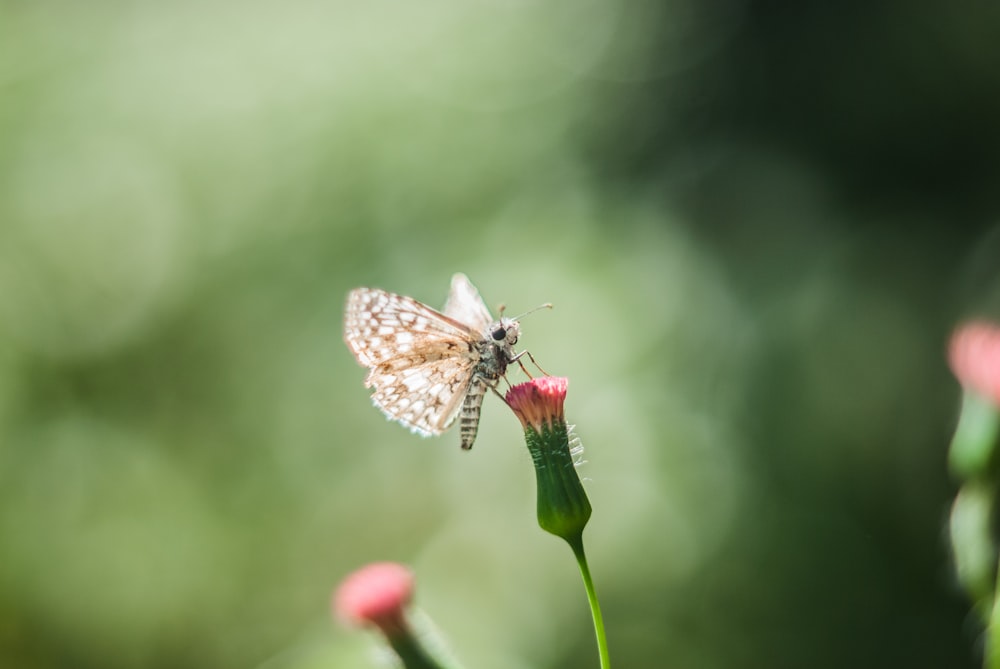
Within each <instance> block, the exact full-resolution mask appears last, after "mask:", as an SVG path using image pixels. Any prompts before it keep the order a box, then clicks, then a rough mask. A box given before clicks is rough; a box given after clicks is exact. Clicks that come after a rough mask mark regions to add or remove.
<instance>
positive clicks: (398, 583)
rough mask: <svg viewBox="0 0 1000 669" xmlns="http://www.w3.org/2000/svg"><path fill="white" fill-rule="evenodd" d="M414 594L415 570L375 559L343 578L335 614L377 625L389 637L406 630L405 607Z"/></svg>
mask: <svg viewBox="0 0 1000 669" xmlns="http://www.w3.org/2000/svg"><path fill="white" fill-rule="evenodd" d="M412 597H413V573H412V572H411V571H410V570H409V569H408V568H407V567H405V566H403V565H401V564H397V563H395V562H375V563H372V564H369V565H367V566H364V567H362V568H361V569H358V570H357V571H355V572H354V573H352V574H350V575H349V576H347V578H345V579H344V580H343V581H341V583H340V585H339V586H338V587H337V590H336V592H335V593H334V596H333V611H334V614H335V615H336V616H337V617H338V618H339V619H340V620H342V621H344V622H345V623H347V624H349V625H354V626H364V625H375V626H376V627H378V628H379V629H380V630H382V632H383V633H384V634H385V635H386V636H387V637H393V636H397V635H400V634H405V633H407V626H406V619H405V609H406V606H407V604H409V603H410V599H411V598H412Z"/></svg>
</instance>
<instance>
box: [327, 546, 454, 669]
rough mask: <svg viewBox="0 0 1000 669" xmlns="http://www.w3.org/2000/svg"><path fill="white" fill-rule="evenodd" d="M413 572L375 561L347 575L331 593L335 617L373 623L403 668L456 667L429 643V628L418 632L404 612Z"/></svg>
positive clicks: (358, 624) (364, 624)
mask: <svg viewBox="0 0 1000 669" xmlns="http://www.w3.org/2000/svg"><path fill="white" fill-rule="evenodd" d="M413 584H414V579H413V572H411V571H410V570H409V568H407V567H405V566H403V565H401V564H397V563H395V562H376V563H373V564H369V565H366V566H364V567H362V568H361V569H358V570H357V571H355V572H353V573H352V574H350V575H348V576H347V578H345V579H344V580H343V581H341V583H340V585H339V586H338V587H337V590H336V592H335V593H334V596H333V612H334V615H335V617H336V618H338V619H340V620H341V621H342V622H343V623H345V624H347V625H349V626H352V627H375V628H377V629H378V630H379V631H380V632H381V633H382V636H383V637H384V638H385V640H386V643H388V645H389V647H390V648H392V650H393V651H394V652H395V653H396V655H397V656H398V657H399V660H400V662H401V663H402V665H403V667H405V668H406V669H458V667H457V665H456V664H454V663H453V662H450V661H446V660H445V659H443V658H442V657H439V656H440V655H441V653H440V652H438V653H435V652H432V651H431V650H430V648H431V647H438V648H441V647H443V643H442V642H441V641H440V640H436V639H432V638H429V634H430V632H425V633H423V634H417V633H415V632H414V630H413V626H412V625H411V624H410V621H409V619H408V618H407V615H406V609H407V607H408V606H409V604H410V602H411V600H412V599H413Z"/></svg>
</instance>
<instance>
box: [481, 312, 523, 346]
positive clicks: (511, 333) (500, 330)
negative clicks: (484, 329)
mask: <svg viewBox="0 0 1000 669" xmlns="http://www.w3.org/2000/svg"><path fill="white" fill-rule="evenodd" d="M489 335H490V341H492V342H493V345H494V346H499V347H501V348H508V347H510V346H513V345H514V344H516V343H517V338H518V337H519V336H520V335H521V326H520V325H519V324H518V322H517V321H516V320H514V319H513V318H501V319H500V320H498V321H495V322H494V323H493V324H492V325H490V328H489Z"/></svg>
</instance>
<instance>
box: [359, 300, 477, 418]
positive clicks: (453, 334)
mask: <svg viewBox="0 0 1000 669" xmlns="http://www.w3.org/2000/svg"><path fill="white" fill-rule="evenodd" d="M478 337H479V335H478V333H474V332H473V331H472V330H471V329H470V328H469V327H468V326H467V325H465V324H464V323H462V322H459V321H458V320H456V319H455V318H452V317H449V316H446V315H444V314H442V313H439V312H437V311H435V310H434V309H431V308H430V307H428V306H427V305H426V304H423V303H421V302H418V301H417V300H415V299H413V298H411V297H405V296H403V295H396V294H395V293H389V292H387V291H384V290H379V289H377V288H358V289H356V290H353V291H351V293H350V294H349V295H348V298H347V308H346V310H345V318H344V340H345V341H346V342H347V346H348V348H350V349H351V352H352V353H353V354H354V357H355V358H356V359H357V361H358V362H359V363H360V364H361V365H363V366H365V367H368V368H369V373H368V377H367V378H366V379H365V385H366V386H367V387H369V388H374V392H373V393H372V401H373V402H374V403H375V406H377V407H378V408H379V409H381V410H382V412H383V413H384V414H385V415H386V416H387V417H389V418H390V419H392V420H396V421H399V422H400V423H402V424H404V425H406V426H407V427H409V428H410V429H412V430H413V431H414V432H417V433H419V434H422V435H425V436H426V435H429V434H440V433H441V432H443V431H444V430H445V429H446V428H447V427H448V426H449V425H450V424H451V423H452V421H454V419H455V416H456V415H457V413H458V411H459V409H460V408H461V404H462V400H463V399H464V397H465V394H466V392H467V391H468V387H469V383H470V381H471V379H472V371H473V368H474V366H475V364H476V362H477V361H478V359H479V354H478V352H477V350H476V347H475V346H474V343H475V341H476V339H477V338H478Z"/></svg>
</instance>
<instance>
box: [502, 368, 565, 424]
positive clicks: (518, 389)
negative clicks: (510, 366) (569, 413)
mask: <svg viewBox="0 0 1000 669" xmlns="http://www.w3.org/2000/svg"><path fill="white" fill-rule="evenodd" d="M567 386H569V379H565V378H562V377H558V376H543V377H541V378H538V379H532V380H531V381H528V382H527V383H519V384H518V385H516V386H514V387H513V388H511V389H510V390H508V391H507V404H508V405H509V406H510V408H511V409H513V410H514V414H515V415H516V416H517V417H518V419H519V420H520V421H521V425H523V426H524V427H525V428H526V429H527V428H528V427H531V428H533V429H534V430H535V431H536V432H541V431H542V428H543V427H545V426H548V427H549V428H551V427H552V425H553V424H555V423H557V422H560V423H565V422H566V419H565V417H564V414H563V403H564V402H565V401H566V388H567Z"/></svg>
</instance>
